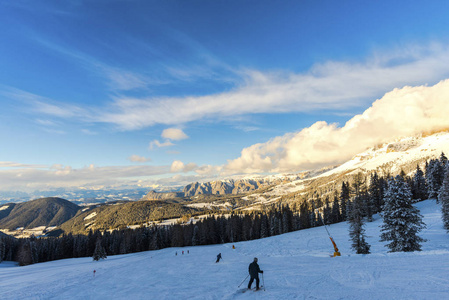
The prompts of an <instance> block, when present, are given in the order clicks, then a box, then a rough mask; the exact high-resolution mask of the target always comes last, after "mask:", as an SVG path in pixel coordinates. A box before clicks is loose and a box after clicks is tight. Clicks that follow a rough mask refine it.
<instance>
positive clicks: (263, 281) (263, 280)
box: [262, 273, 265, 291]
mask: <svg viewBox="0 0 449 300" xmlns="http://www.w3.org/2000/svg"><path fill="white" fill-rule="evenodd" d="M262 283H263V290H264V291H265V279H264V278H263V273H262Z"/></svg>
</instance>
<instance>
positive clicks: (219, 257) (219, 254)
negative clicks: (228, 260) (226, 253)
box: [216, 253, 221, 263]
mask: <svg viewBox="0 0 449 300" xmlns="http://www.w3.org/2000/svg"><path fill="white" fill-rule="evenodd" d="M220 259H221V253H218V255H217V261H216V263H217V262H219V261H220Z"/></svg>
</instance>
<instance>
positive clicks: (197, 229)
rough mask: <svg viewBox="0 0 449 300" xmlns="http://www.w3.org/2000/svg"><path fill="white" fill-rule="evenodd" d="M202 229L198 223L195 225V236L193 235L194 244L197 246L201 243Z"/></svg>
mask: <svg viewBox="0 0 449 300" xmlns="http://www.w3.org/2000/svg"><path fill="white" fill-rule="evenodd" d="M199 231H200V229H199V228H198V225H195V227H193V236H192V246H197V245H199V244H200V233H199Z"/></svg>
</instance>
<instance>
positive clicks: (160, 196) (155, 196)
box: [142, 190, 184, 200]
mask: <svg viewBox="0 0 449 300" xmlns="http://www.w3.org/2000/svg"><path fill="white" fill-rule="evenodd" d="M176 198H184V193H182V192H167V193H158V192H156V191H154V190H152V191H150V192H148V193H147V194H146V195H145V196H143V197H142V200H168V199H176Z"/></svg>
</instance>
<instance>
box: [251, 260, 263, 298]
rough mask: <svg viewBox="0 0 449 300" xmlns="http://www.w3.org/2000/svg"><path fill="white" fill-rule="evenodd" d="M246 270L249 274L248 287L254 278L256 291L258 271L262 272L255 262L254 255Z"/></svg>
mask: <svg viewBox="0 0 449 300" xmlns="http://www.w3.org/2000/svg"><path fill="white" fill-rule="evenodd" d="M248 272H249V275H251V278H250V280H249V283H248V289H251V285H252V284H253V281H254V279H256V291H257V290H259V273H263V271H261V270H260V267H259V265H258V264H257V257H254V261H253V262H252V263H250V264H249V267H248Z"/></svg>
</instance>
